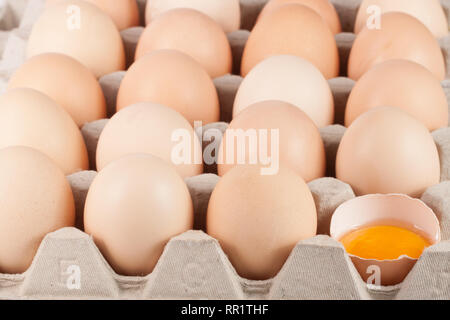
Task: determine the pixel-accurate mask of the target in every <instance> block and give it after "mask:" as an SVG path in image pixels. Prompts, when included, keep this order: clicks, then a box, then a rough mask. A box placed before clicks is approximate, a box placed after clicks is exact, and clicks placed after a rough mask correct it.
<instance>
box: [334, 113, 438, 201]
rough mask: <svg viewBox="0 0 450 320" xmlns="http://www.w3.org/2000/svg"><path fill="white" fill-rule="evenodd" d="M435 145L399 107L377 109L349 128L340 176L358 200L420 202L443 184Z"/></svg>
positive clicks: (340, 154)
mask: <svg viewBox="0 0 450 320" xmlns="http://www.w3.org/2000/svg"><path fill="white" fill-rule="evenodd" d="M440 171H441V169H440V162H439V154H438V150H437V147H436V144H435V142H434V140H433V137H432V136H431V133H430V132H429V131H428V129H427V127H425V125H424V124H422V122H420V121H419V120H417V119H416V118H414V117H413V116H411V115H410V114H408V113H406V112H405V111H403V110H401V109H399V108H393V107H377V108H373V109H371V110H369V111H367V112H366V113H364V114H363V115H361V116H360V117H359V118H357V119H356V120H355V121H354V122H353V123H352V125H351V126H350V127H349V128H348V129H347V131H346V132H345V134H344V137H343V138H342V141H341V144H340V145H339V149H338V152H337V159H336V177H337V178H338V179H339V180H341V181H344V182H346V183H348V184H350V185H351V186H352V188H353V190H354V191H355V193H356V194H357V195H366V194H374V193H381V194H387V193H401V194H407V195H410V196H412V197H420V196H421V195H422V193H423V192H424V191H425V190H426V189H427V188H428V187H431V186H433V185H435V184H438V183H439V181H440Z"/></svg>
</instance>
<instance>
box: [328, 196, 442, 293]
mask: <svg viewBox="0 0 450 320" xmlns="http://www.w3.org/2000/svg"><path fill="white" fill-rule="evenodd" d="M330 235H331V237H332V238H333V239H335V240H337V241H340V242H342V243H343V245H344V247H345V248H346V249H347V250H348V252H349V256H350V258H351V260H352V262H353V264H354V265H355V267H356V270H357V271H358V272H359V274H360V275H361V278H362V279H363V281H364V282H366V283H368V284H377V285H380V284H381V285H382V286H393V285H397V284H399V283H401V282H403V280H404V279H405V278H406V276H407V275H408V273H409V272H410V271H411V269H412V268H413V267H414V265H415V264H416V262H417V258H418V257H419V256H420V255H421V253H422V250H423V249H424V247H426V246H427V245H429V244H431V245H435V244H437V243H439V242H440V240H441V231H440V226H439V220H438V218H437V217H436V214H435V213H434V212H433V210H431V209H430V208H429V207H428V206H427V205H426V204H425V203H424V202H422V201H421V200H419V199H413V198H411V197H409V196H407V195H404V194H369V195H365V196H362V197H356V198H353V199H350V200H348V201H346V202H344V203H342V204H341V205H340V206H339V207H338V208H337V209H336V211H335V212H334V213H333V216H332V219H331V223H330ZM374 268H376V269H378V272H377V277H374V276H373V275H374V273H373V270H374Z"/></svg>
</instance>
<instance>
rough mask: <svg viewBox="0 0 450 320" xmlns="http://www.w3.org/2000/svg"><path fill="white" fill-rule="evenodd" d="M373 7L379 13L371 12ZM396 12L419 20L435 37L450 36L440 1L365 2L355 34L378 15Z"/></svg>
mask: <svg viewBox="0 0 450 320" xmlns="http://www.w3.org/2000/svg"><path fill="white" fill-rule="evenodd" d="M373 6H376V7H375V8H376V9H377V11H375V10H369V8H371V7H373ZM368 11H369V12H368ZM394 11H396V12H403V13H407V14H409V15H411V16H413V17H415V18H417V19H418V20H420V22H422V23H423V24H424V25H425V26H427V27H428V29H429V30H430V31H431V32H432V33H433V34H434V36H435V37H438V38H439V37H444V36H446V35H447V34H448V22H447V17H446V16H445V13H444V10H443V8H442V6H441V3H440V2H439V0H396V1H392V0H363V1H362V3H361V5H360V7H359V11H358V15H357V18H356V23H355V33H359V32H360V31H361V30H362V29H363V28H364V27H365V26H366V25H367V22H369V23H372V22H373V19H374V18H376V15H377V14H380V13H386V12H394Z"/></svg>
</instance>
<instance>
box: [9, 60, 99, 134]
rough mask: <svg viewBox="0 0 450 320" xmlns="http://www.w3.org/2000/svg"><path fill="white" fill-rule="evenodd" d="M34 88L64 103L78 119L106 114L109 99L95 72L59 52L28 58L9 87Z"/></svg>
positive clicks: (84, 121)
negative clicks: (104, 93)
mask: <svg viewBox="0 0 450 320" xmlns="http://www.w3.org/2000/svg"><path fill="white" fill-rule="evenodd" d="M20 87H25V88H32V89H35V90H37V91H40V92H42V93H44V94H46V95H47V96H49V97H50V98H52V99H53V100H55V102H56V103H58V104H59V105H60V106H62V107H63V108H64V109H65V110H66V111H67V112H68V113H69V114H70V115H71V116H72V119H73V120H74V121H75V123H76V124H77V125H78V126H79V127H81V126H83V125H84V124H85V123H88V122H92V121H95V120H99V119H104V118H106V102H105V97H104V95H103V91H102V88H101V87H100V84H99V83H98V81H97V79H96V77H95V76H94V74H93V73H92V72H91V71H90V70H89V69H87V68H86V67H85V66H83V65H82V64H81V63H79V62H78V61H77V60H75V59H73V58H71V57H69V56H66V55H64V54H59V53H43V54H40V55H37V56H34V57H32V58H31V59H29V60H28V61H26V62H25V63H24V64H23V65H22V66H21V67H19V69H17V71H16V72H15V73H14V74H13V76H12V77H11V79H10V80H9V83H8V89H13V88H20Z"/></svg>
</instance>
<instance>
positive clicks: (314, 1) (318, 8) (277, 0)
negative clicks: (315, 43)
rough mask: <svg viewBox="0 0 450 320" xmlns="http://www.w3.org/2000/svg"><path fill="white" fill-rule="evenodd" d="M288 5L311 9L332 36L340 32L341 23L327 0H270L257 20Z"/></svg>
mask: <svg viewBox="0 0 450 320" xmlns="http://www.w3.org/2000/svg"><path fill="white" fill-rule="evenodd" d="M288 3H298V4H302V5H304V6H307V7H308V8H311V9H313V10H314V11H315V12H316V13H318V14H319V15H320V16H321V17H322V18H323V19H324V20H325V22H326V23H327V24H328V27H329V28H330V30H331V31H332V32H333V33H334V34H338V33H340V32H341V31H342V29H341V21H340V20H339V16H338V14H337V12H336V9H335V8H334V6H333V5H332V4H331V3H330V2H329V1H328V0H270V1H269V2H268V3H267V4H266V5H265V7H264V9H263V10H262V11H261V13H260V15H259V17H258V20H259V19H261V18H262V17H265V16H267V15H268V14H270V13H271V12H272V11H273V10H274V9H277V8H278V7H280V6H282V5H284V4H288Z"/></svg>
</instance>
